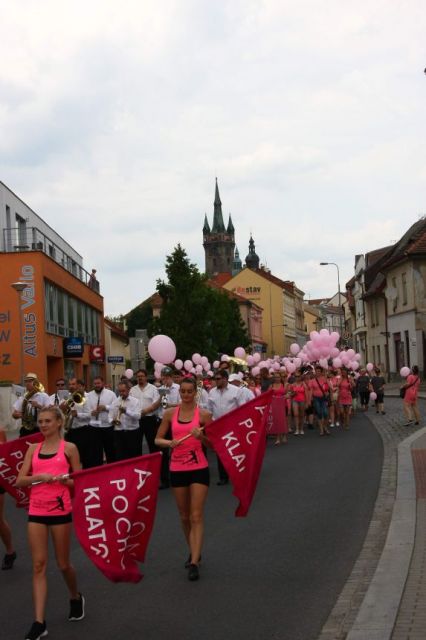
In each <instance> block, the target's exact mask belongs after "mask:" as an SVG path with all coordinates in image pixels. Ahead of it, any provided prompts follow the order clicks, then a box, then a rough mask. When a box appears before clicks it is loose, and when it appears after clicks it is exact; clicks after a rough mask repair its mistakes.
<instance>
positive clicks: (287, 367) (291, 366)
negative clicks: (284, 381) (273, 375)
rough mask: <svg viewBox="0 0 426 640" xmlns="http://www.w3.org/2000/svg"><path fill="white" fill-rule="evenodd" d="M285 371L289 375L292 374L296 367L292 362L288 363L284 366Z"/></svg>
mask: <svg viewBox="0 0 426 640" xmlns="http://www.w3.org/2000/svg"><path fill="white" fill-rule="evenodd" d="M286 369H287V371H288V372H289V373H294V372H295V371H296V365H295V364H293V363H292V362H289V363H288V364H287V366H286Z"/></svg>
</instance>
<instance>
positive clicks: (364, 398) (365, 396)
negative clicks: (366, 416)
mask: <svg viewBox="0 0 426 640" xmlns="http://www.w3.org/2000/svg"><path fill="white" fill-rule="evenodd" d="M359 398H360V400H361V405H363V406H364V405H366V406H368V401H369V400H370V392H369V391H360V392H359Z"/></svg>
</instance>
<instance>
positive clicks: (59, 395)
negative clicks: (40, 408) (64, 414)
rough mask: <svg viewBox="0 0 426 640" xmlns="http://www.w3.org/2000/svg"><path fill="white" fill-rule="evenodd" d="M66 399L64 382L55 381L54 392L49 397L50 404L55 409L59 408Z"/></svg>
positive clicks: (62, 380) (60, 379)
mask: <svg viewBox="0 0 426 640" xmlns="http://www.w3.org/2000/svg"><path fill="white" fill-rule="evenodd" d="M67 397H68V391H67V389H66V388H65V380H64V379H63V378H58V379H57V380H56V391H55V393H52V395H51V396H50V397H49V399H50V404H51V405H53V406H55V407H59V406H60V405H61V404H62V402H63V401H64V400H66V398H67Z"/></svg>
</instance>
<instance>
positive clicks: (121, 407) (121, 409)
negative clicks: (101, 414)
mask: <svg viewBox="0 0 426 640" xmlns="http://www.w3.org/2000/svg"><path fill="white" fill-rule="evenodd" d="M125 411H126V409H125V407H124V400H121V402H120V404H119V406H118V409H117V413H116V416H115V418H114V420H113V421H112V424H113V425H114V427H121V425H122V422H121V416H122V415H123V413H125Z"/></svg>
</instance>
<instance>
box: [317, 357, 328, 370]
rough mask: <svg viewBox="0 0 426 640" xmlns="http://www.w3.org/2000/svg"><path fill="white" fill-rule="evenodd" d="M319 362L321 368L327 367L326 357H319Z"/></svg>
mask: <svg viewBox="0 0 426 640" xmlns="http://www.w3.org/2000/svg"><path fill="white" fill-rule="evenodd" d="M319 363H320V365H321V366H322V368H323V369H328V362H327V360H326V358H321V360H320V361H319Z"/></svg>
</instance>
